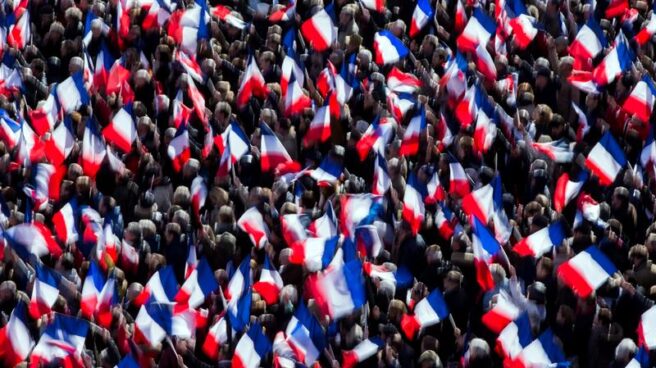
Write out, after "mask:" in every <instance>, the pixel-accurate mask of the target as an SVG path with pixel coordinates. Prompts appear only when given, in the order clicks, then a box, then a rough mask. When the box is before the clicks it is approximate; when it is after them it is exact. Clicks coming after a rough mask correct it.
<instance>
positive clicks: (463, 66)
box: [440, 52, 469, 106]
mask: <svg viewBox="0 0 656 368" xmlns="http://www.w3.org/2000/svg"><path fill="white" fill-rule="evenodd" d="M467 69H469V66H468V63H467V59H465V57H464V56H463V55H462V54H461V53H460V52H456V55H455V57H451V59H449V61H448V63H447V65H446V66H445V72H444V76H443V77H442V79H441V80H440V85H441V86H446V91H447V93H448V95H449V106H456V103H457V102H458V100H459V99H460V97H461V96H462V95H463V94H464V93H465V90H466V89H467V80H466V76H467Z"/></svg>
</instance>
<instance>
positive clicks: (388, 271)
mask: <svg viewBox="0 0 656 368" xmlns="http://www.w3.org/2000/svg"><path fill="white" fill-rule="evenodd" d="M389 265H390V264H389V263H384V264H382V265H375V264H373V263H370V262H365V263H364V265H363V266H362V268H363V269H364V272H365V273H366V274H367V275H368V276H369V277H370V278H371V279H374V278H378V279H380V280H381V281H386V282H390V283H392V284H393V285H394V287H395V288H408V287H411V286H412V284H413V282H414V277H413V276H412V273H410V270H408V269H407V268H405V267H404V266H400V267H398V268H396V266H391V267H390V266H389Z"/></svg>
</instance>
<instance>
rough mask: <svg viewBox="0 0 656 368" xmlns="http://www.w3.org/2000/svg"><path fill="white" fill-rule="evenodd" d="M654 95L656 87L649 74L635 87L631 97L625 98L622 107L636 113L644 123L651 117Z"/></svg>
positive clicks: (633, 113) (630, 112)
mask: <svg viewBox="0 0 656 368" xmlns="http://www.w3.org/2000/svg"><path fill="white" fill-rule="evenodd" d="M654 95H656V87H654V82H653V81H652V80H651V78H650V77H649V76H647V75H645V76H643V77H642V79H641V80H640V81H638V83H637V84H636V85H635V87H633V90H632V91H631V94H630V95H629V97H627V98H626V100H624V103H623V104H622V108H623V109H624V111H626V112H628V113H629V114H632V115H635V116H637V117H638V119H640V120H641V121H642V122H644V123H649V117H650V116H651V112H652V111H653V109H654Z"/></svg>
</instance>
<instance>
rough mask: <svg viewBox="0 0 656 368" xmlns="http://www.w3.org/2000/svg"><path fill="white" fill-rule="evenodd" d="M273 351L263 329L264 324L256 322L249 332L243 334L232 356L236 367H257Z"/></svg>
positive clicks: (233, 364)
mask: <svg viewBox="0 0 656 368" xmlns="http://www.w3.org/2000/svg"><path fill="white" fill-rule="evenodd" d="M270 351H271V341H269V338H268V337H266V335H265V334H264V332H263V331H262V326H260V324H259V323H257V322H255V323H254V324H252V325H251V327H250V328H249V329H248V332H247V333H245V334H243V335H242V336H241V339H239V342H238V343H237V346H236V347H235V353H234V355H233V357H232V366H233V367H235V368H257V367H259V366H260V362H261V361H262V359H263V358H264V357H266V355H267V354H269V352H270Z"/></svg>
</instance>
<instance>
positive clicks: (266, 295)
mask: <svg viewBox="0 0 656 368" xmlns="http://www.w3.org/2000/svg"><path fill="white" fill-rule="evenodd" d="M283 286H284V284H283V282H282V278H280V274H279V273H278V271H277V270H276V269H275V268H274V267H273V265H272V264H271V260H270V259H269V256H268V255H265V256H264V267H263V268H262V271H261V272H260V280H259V281H258V282H256V283H255V284H254V285H253V290H254V291H255V292H257V293H258V294H260V296H262V298H263V299H264V301H266V303H267V305H272V304H276V303H277V302H278V296H279V294H280V290H282V288H283Z"/></svg>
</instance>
